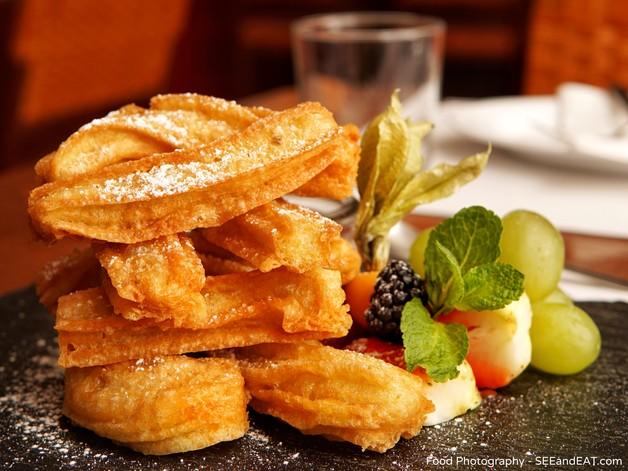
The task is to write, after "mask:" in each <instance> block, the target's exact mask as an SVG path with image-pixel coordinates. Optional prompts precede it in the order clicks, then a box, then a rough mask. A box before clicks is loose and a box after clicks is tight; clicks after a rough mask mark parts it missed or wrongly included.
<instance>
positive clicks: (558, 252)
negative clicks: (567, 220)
mask: <svg viewBox="0 0 628 471" xmlns="http://www.w3.org/2000/svg"><path fill="white" fill-rule="evenodd" d="M502 224H503V232H502V237H501V241H500V248H501V255H500V260H501V261H502V262H505V263H510V264H511V265H513V266H514V267H515V268H516V269H517V270H519V271H520V272H522V273H523V274H524V275H525V281H524V288H525V290H526V292H527V293H528V296H529V297H530V300H531V301H533V302H534V301H538V300H541V299H543V298H544V297H546V296H548V295H549V294H550V293H551V292H552V291H554V289H556V287H557V286H558V281H559V280H560V274H561V272H562V270H563V267H564V264H565V244H564V243H563V238H562V236H561V235H560V232H558V230H556V228H555V227H554V226H552V224H551V223H550V222H549V221H548V220H547V219H545V218H544V217H543V216H541V215H540V214H537V213H534V212H532V211H524V210H517V211H513V212H512V213H509V214H507V215H506V216H504V218H503V219H502Z"/></svg>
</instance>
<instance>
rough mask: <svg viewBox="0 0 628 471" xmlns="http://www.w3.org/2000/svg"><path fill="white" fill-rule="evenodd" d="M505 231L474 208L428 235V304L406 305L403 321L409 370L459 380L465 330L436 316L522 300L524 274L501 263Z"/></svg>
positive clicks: (488, 214) (465, 345)
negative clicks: (440, 320) (502, 239)
mask: <svg viewBox="0 0 628 471" xmlns="http://www.w3.org/2000/svg"><path fill="white" fill-rule="evenodd" d="M501 230H502V227H501V220H500V219H499V217H497V216H496V215H495V214H494V213H493V212H491V211H489V210H487V209H485V208H483V207H481V206H472V207H469V208H464V209H462V210H460V211H459V212H458V213H456V214H455V215H454V216H453V217H451V218H449V219H447V220H446V221H444V222H442V223H441V224H439V225H438V226H436V227H435V228H434V229H433V230H432V231H431V232H430V234H429V239H428V242H427V247H426V249H425V254H424V257H425V278H426V287H427V294H428V302H427V304H426V305H425V306H424V305H423V304H422V303H421V301H419V300H415V301H412V302H410V303H408V304H406V306H405V308H404V309H403V312H402V317H401V332H402V337H403V344H404V346H405V357H406V364H407V367H408V369H409V370H411V369H412V368H414V367H416V366H417V365H418V366H421V367H423V368H425V369H426V370H427V373H428V375H430V377H431V378H433V379H434V380H435V381H447V380H449V379H453V378H455V377H456V376H457V374H458V369H457V367H458V365H459V364H460V363H461V362H462V360H463V359H464V357H465V355H466V354H467V350H468V338H467V331H466V328H465V327H464V326H463V325H460V324H448V325H447V326H444V325H443V324H442V323H439V322H437V321H436V319H435V318H437V317H438V316H440V315H442V314H445V313H447V312H449V311H451V310H453V309H458V310H460V311H490V310H495V309H500V308H503V307H504V306H506V305H507V304H509V303H511V302H512V301H515V300H517V299H519V298H520V297H521V295H522V293H523V275H522V274H521V273H519V272H518V271H517V270H516V269H515V268H514V267H512V266H510V265H508V264H505V263H500V262H498V261H497V259H498V257H499V253H500V251H499V240H500V235H501ZM430 313H432V314H433V315H434V318H432V316H431V315H430Z"/></svg>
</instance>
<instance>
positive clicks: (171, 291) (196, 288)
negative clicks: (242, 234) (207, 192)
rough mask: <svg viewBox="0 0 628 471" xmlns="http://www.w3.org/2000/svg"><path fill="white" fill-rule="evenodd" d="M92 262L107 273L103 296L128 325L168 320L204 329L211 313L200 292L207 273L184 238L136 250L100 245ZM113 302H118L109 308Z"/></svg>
mask: <svg viewBox="0 0 628 471" xmlns="http://www.w3.org/2000/svg"><path fill="white" fill-rule="evenodd" d="M96 256H97V257H98V260H99V261H100V264H101V265H102V267H103V268H104V269H105V271H106V272H107V275H108V277H107V279H106V280H105V282H104V287H105V291H106V292H107V294H108V296H109V298H110V299H111V300H112V303H113V304H114V308H116V307H119V308H117V309H114V310H115V311H116V312H118V313H119V314H122V315H123V316H124V317H126V318H127V319H131V320H136V319H139V318H141V317H154V318H157V319H172V320H173V321H174V325H175V326H180V325H196V324H199V325H202V324H203V323H204V322H206V321H207V318H208V317H209V311H208V309H207V305H206V304H205V300H204V298H203V296H202V295H201V290H202V288H203V286H204V285H205V269H204V268H203V264H202V262H201V259H200V258H199V257H198V255H197V254H196V251H195V250H194V246H193V245H192V241H191V240H190V238H189V237H187V236H185V235H183V234H174V235H169V236H163V237H159V238H157V239H154V240H150V241H147V242H139V243H137V244H129V245H124V244H101V245H98V246H96ZM114 299H115V300H116V302H113V301H114Z"/></svg>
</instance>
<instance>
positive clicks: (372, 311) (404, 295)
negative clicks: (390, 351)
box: [365, 260, 427, 341]
mask: <svg viewBox="0 0 628 471" xmlns="http://www.w3.org/2000/svg"><path fill="white" fill-rule="evenodd" d="M413 298H419V299H420V300H421V302H422V303H423V305H425V306H427V292H426V291H425V282H424V281H423V280H422V279H421V277H419V275H417V274H416V273H415V272H414V270H413V269H412V268H411V267H410V265H408V264H407V263H406V262H404V261H403V260H391V261H390V262H389V263H388V265H386V266H385V267H384V269H383V270H382V271H381V272H379V275H378V276H377V281H376V282H375V291H374V292H373V296H371V304H370V305H369V307H368V309H367V310H366V313H365V317H366V322H367V323H368V326H369V330H370V331H371V332H372V333H374V334H375V335H378V336H379V337H382V338H387V339H390V340H395V341H399V340H401V330H400V329H399V324H400V323H401V311H403V307H404V306H405V304H406V303H407V302H408V301H410V300H412V299H413Z"/></svg>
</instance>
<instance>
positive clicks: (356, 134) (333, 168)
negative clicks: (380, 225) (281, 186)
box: [293, 124, 360, 200]
mask: <svg viewBox="0 0 628 471" xmlns="http://www.w3.org/2000/svg"><path fill="white" fill-rule="evenodd" d="M342 129H343V135H344V136H345V139H344V140H343V141H342V147H341V148H340V149H339V150H338V152H337V154H338V155H337V157H336V158H335V159H334V161H333V162H332V163H331V165H329V167H327V168H326V169H325V170H324V171H322V172H321V173H319V174H318V175H316V176H315V177H314V178H312V179H311V180H310V181H309V182H307V183H305V184H304V185H302V186H300V187H299V188H297V189H296V190H295V191H293V194H295V195H299V196H320V197H323V198H331V199H337V200H341V199H344V198H348V197H350V196H351V195H352V194H353V188H354V187H355V182H356V178H357V175H358V164H359V163H360V130H359V129H358V128H357V126H355V125H353V124H348V125H346V126H344V127H343V128H342Z"/></svg>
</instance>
